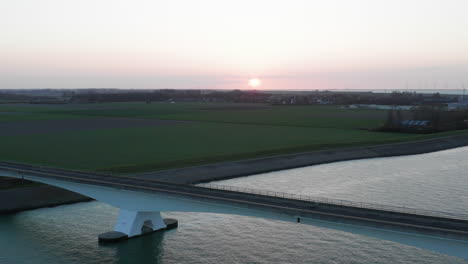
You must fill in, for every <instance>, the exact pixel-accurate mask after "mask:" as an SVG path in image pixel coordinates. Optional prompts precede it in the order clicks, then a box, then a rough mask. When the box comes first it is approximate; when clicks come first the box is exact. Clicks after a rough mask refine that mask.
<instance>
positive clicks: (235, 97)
mask: <svg viewBox="0 0 468 264" xmlns="http://www.w3.org/2000/svg"><path fill="white" fill-rule="evenodd" d="M270 96H271V94H269V93H264V92H262V93H260V92H257V91H241V90H233V91H209V92H207V91H204V90H175V89H162V90H154V91H148V92H146V91H137V92H122V93H97V92H88V93H81V94H76V95H74V96H73V97H72V98H71V99H70V102H87V103H100V102H131V101H142V102H146V103H152V102H163V101H178V102H181V101H182V102H184V101H186V102H191V101H192V102H194V101H195V102H196V101H198V102H200V101H205V102H238V103H266V102H267V101H268V98H269V97H270Z"/></svg>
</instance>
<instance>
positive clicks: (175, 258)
mask: <svg viewBox="0 0 468 264" xmlns="http://www.w3.org/2000/svg"><path fill="white" fill-rule="evenodd" d="M466 158H468V148H459V149H453V150H448V151H442V152H437V153H431V154H424V155H417V156H407V157H394V158H382V159H370V160H360V161H347V162H338V163H332V164H325V165H320V166H313V167H307V168H300V169H294V170H286V171H280V172H273V173H266V174H260V175H256V176H251V177H245V178H237V179H232V180H227V181H220V182H217V183H218V184H224V185H232V186H240V187H249V188H256V189H268V190H276V191H283V192H291V193H300V194H306V195H312V196H321V197H328V198H337V199H346V200H353V201H366V202H380V203H384V204H392V205H405V206H410V207H416V208H425V209H431V210H439V211H451V212H464V213H468V194H467V191H466V186H468V175H467V171H468V163H466V162H464V160H465V159H466ZM117 213H118V210H117V209H115V208H112V207H110V206H108V205H105V204H103V203H99V202H90V203H80V204H74V205H66V206H59V207H54V208H44V209H38V210H32V211H27V212H22V213H18V214H15V215H9V216H0V263H32V264H34V263H41V264H44V263H47V264H55V263H460V264H461V263H465V264H466V263H468V261H465V260H462V259H458V258H454V257H449V256H445V255H442V254H438V253H433V252H429V251H425V250H422V249H418V248H414V247H410V246H405V245H401V244H397V243H393V242H388V241H382V240H377V239H374V238H368V237H364V236H359V235H354V234H349V233H345V232H341V231H336V230H330V229H324V228H318V227H314V226H308V225H301V224H293V223H286V222H280V221H272V220H266V219H259V218H251V217H242V216H232V215H220V214H202V213H165V214H164V216H168V217H173V218H177V219H178V220H179V227H178V228H177V229H175V230H171V231H167V232H161V233H155V234H152V235H149V236H144V237H141V238H136V239H131V240H129V241H126V242H123V243H120V244H116V245H109V246H103V245H99V244H98V243H97V236H98V235H99V234H100V233H102V232H104V231H108V230H111V229H112V227H113V224H114V222H115V219H116V216H117Z"/></svg>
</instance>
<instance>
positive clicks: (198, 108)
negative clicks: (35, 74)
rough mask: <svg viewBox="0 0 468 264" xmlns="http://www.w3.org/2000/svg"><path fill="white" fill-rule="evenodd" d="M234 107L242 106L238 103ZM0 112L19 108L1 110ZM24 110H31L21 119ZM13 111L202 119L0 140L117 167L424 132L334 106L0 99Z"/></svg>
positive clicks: (35, 154)
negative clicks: (384, 129) (398, 130)
mask: <svg viewBox="0 0 468 264" xmlns="http://www.w3.org/2000/svg"><path fill="white" fill-rule="evenodd" d="M233 107H246V108H245V110H240V109H237V110H236V109H233ZM252 107H254V108H252ZM207 108H208V109H207ZM2 112H17V113H18V114H11V113H9V114H5V115H2V114H1V113H2ZM23 113H24V115H28V117H26V118H25V116H24V115H23ZM5 116H8V118H5ZM12 116H20V117H21V118H18V119H19V120H27V119H28V118H29V119H64V118H89V117H92V118H100V117H101V116H113V117H131V118H159V119H176V120H196V121H205V122H201V123H190V124H176V125H167V126H158V127H144V128H143V127H133V128H120V129H101V130H89V131H79V132H67V133H49V134H46V135H44V134H36V135H21V136H3V137H2V138H1V139H0V143H1V149H0V159H1V160H16V161H21V162H27V163H37V164H48V165H53V166H59V167H65V168H76V169H84V170H99V171H112V172H121V173H122V172H124V173H127V172H139V171H147V170H156V169H163V168H170V167H181V166H187V165H195V164H203V163H210V162H218V161H226V160H233V159H242V158H252V157H258V156H265V155H273V154H282V153H291V152H297V151H305V150H317V149H324V148H335V147H350V146H362V145H369V144H377V143H387V142H399V141H405V140H411V139H417V138H424V137H428V136H417V135H407V134H391V133H377V132H369V131H365V130H363V129H361V128H371V127H376V126H378V125H380V124H381V122H382V120H383V118H385V112H381V111H375V110H349V109H340V108H339V107H335V106H299V107H270V106H259V105H238V104H234V105H233V104H152V105H144V104H99V105H70V106H69V105H67V106H51V107H44V106H0V121H2V120H5V119H6V120H5V121H2V122H3V123H4V124H7V123H8V122H12V120H14V119H13V118H12ZM2 117H3V118H4V119H2ZM7 120H8V121H7ZM206 121H208V122H206ZM0 124H1V123H0Z"/></svg>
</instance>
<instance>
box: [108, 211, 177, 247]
mask: <svg viewBox="0 0 468 264" xmlns="http://www.w3.org/2000/svg"><path fill="white" fill-rule="evenodd" d="M175 227H177V220H175V219H163V218H162V217H161V213H160V212H140V211H130V210H126V209H120V212H119V216H118V217H117V223H116V224H115V227H114V231H110V232H106V233H103V234H100V235H99V241H101V242H115V241H120V240H125V239H127V238H131V237H136V236H141V235H144V234H147V233H151V232H154V231H158V230H163V229H169V228H175Z"/></svg>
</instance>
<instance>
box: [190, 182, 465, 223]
mask: <svg viewBox="0 0 468 264" xmlns="http://www.w3.org/2000/svg"><path fill="white" fill-rule="evenodd" d="M197 186H198V187H203V188H207V189H213V190H225V191H232V192H242V193H250V194H258V195H264V196H271V197H278V198H286V199H292V200H301V201H307V202H315V203H323V204H331V205H339V206H350V207H357V208H363V209H375V210H383V211H391V212H398V213H406V214H417V215H425V216H434V217H444V218H446V217H448V218H456V219H462V220H468V214H464V213H450V212H443V211H435V210H426V209H416V208H411V207H406V206H393V205H384V204H378V203H368V202H354V201H348V200H341V199H330V198H325V197H316V196H309V195H302V194H293V193H285V192H277V191H270V190H260V189H252V188H246V187H235V186H228V185H219V184H211V183H201V184H197Z"/></svg>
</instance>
